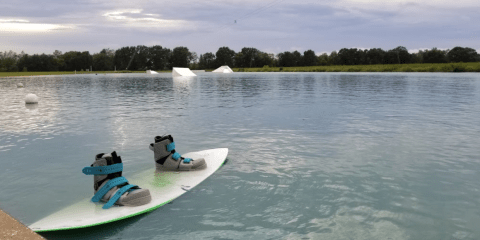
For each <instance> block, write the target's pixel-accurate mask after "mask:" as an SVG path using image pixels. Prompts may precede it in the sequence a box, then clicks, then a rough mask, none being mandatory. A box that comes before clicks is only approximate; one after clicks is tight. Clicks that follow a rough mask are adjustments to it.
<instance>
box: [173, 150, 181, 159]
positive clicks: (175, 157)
mask: <svg viewBox="0 0 480 240" xmlns="http://www.w3.org/2000/svg"><path fill="white" fill-rule="evenodd" d="M180 157H181V156H180V154H179V153H177V152H176V153H174V154H173V155H172V158H173V160H175V161H177V160H178V159H179V158H180Z"/></svg>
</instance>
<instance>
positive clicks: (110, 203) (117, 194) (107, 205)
mask: <svg viewBox="0 0 480 240" xmlns="http://www.w3.org/2000/svg"><path fill="white" fill-rule="evenodd" d="M136 186H137V185H131V184H129V185H126V186H123V187H122V188H120V189H118V190H117V192H115V194H114V195H113V196H112V197H111V198H110V200H108V202H107V203H105V205H103V207H102V208H103V209H109V208H110V207H111V206H113V204H115V202H117V201H118V199H120V197H121V196H122V195H123V194H124V193H125V192H126V191H128V190H130V189H131V188H133V187H136Z"/></svg>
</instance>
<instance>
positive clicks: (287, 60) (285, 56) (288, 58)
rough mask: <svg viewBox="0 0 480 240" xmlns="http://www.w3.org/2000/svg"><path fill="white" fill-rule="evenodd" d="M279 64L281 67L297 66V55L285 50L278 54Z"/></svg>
mask: <svg viewBox="0 0 480 240" xmlns="http://www.w3.org/2000/svg"><path fill="white" fill-rule="evenodd" d="M277 57H278V65H279V66H280V67H293V66H295V56H294V55H293V53H291V52H288V51H287V52H283V53H279V54H278V55H277Z"/></svg>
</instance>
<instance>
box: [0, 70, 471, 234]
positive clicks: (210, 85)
mask: <svg viewBox="0 0 480 240" xmlns="http://www.w3.org/2000/svg"><path fill="white" fill-rule="evenodd" d="M18 82H22V83H23V84H24V85H25V88H17V87H16V83H18ZM27 93H35V94H37V95H38V97H39V98H40V101H39V103H38V105H36V106H26V105H25V103H24V97H25V95H26V94H27ZM166 133H169V134H172V135H173V137H174V138H175V142H176V145H177V150H178V151H179V152H180V153H186V152H191V151H199V150H203V149H210V148H219V147H228V148H229V150H230V151H229V156H228V160H229V161H228V163H227V164H226V165H224V166H223V167H222V168H221V169H219V171H217V172H216V173H215V174H214V175H212V176H211V177H210V178H208V179H207V180H205V181H204V182H202V183H201V184H200V185H198V186H197V187H195V188H194V189H192V190H191V191H189V192H187V193H185V194H184V195H182V196H181V197H179V198H178V199H176V200H174V201H173V202H172V203H171V204H167V205H165V206H163V207H161V208H159V209H157V210H155V211H153V212H151V213H149V214H144V215H141V216H138V217H134V218H131V219H127V220H123V221H119V222H115V223H111V224H107V225H104V226H100V227H93V228H87V229H82V230H77V231H63V232H58V233H49V234H42V235H43V236H45V237H46V238H48V239H68V238H72V239H73V238H75V239H435V240H443V239H446V240H451V239H480V228H478V227H479V226H480V174H479V172H480V74H478V73H465V74H463V73H462V74H447V73H438V74H436V73H433V74H432V73H389V74H371V73H363V74H359V73H352V74H348V73H235V74H213V73H204V74H200V75H199V76H198V77H194V78H179V79H177V78H175V79H172V77H171V74H159V75H146V74H113V75H70V76H46V77H29V78H1V79H0V164H1V167H0V183H1V185H2V189H1V190H0V191H1V194H0V208H2V209H3V210H5V211H6V212H8V213H10V214H11V215H13V216H14V217H16V218H17V219H19V220H20V221H22V222H23V223H25V224H27V225H28V224H31V223H33V222H35V221H36V220H39V219H40V218H42V217H44V216H46V215H49V214H51V213H53V212H55V211H58V210H60V209H62V208H64V207H67V206H69V205H71V204H73V203H75V202H77V201H78V200H79V199H82V198H85V197H86V196H87V197H88V196H92V194H93V188H92V182H93V179H92V177H91V176H86V175H83V174H82V172H81V169H82V168H83V167H85V166H88V165H90V164H91V163H92V162H93V161H94V156H95V154H97V153H100V152H111V151H113V150H116V151H117V152H118V153H119V155H121V156H122V159H123V160H124V165H125V167H124V176H126V177H127V179H128V177H129V176H131V175H133V174H134V173H137V172H139V171H143V170H146V169H149V168H152V167H153V166H154V163H153V153H152V152H151V151H150V150H149V149H148V144H149V143H151V142H152V141H153V138H154V136H156V135H163V134H166ZM140 187H141V186H140Z"/></svg>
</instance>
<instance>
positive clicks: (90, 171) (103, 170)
mask: <svg viewBox="0 0 480 240" xmlns="http://www.w3.org/2000/svg"><path fill="white" fill-rule="evenodd" d="M121 171H123V163H116V164H112V165H108V166H99V167H84V168H83V169H82V172H83V173H84V174H85V175H104V174H110V173H116V172H121Z"/></svg>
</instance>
